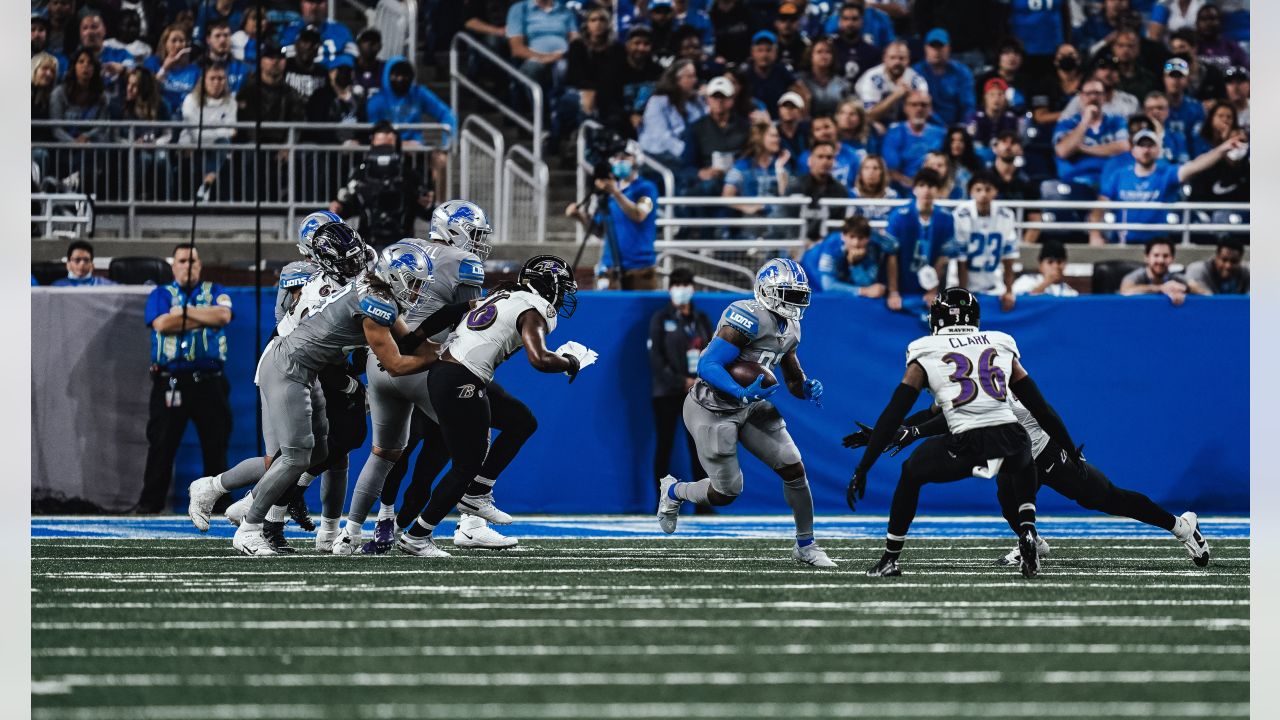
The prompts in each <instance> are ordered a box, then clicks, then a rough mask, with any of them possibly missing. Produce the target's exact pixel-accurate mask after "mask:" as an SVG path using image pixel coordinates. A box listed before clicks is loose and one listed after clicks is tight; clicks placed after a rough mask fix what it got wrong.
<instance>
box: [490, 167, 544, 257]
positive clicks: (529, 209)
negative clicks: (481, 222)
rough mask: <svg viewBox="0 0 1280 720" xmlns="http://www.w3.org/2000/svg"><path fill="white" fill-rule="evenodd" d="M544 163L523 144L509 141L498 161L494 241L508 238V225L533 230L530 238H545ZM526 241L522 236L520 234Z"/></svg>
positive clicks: (539, 240) (538, 239)
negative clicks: (499, 175) (498, 197)
mask: <svg viewBox="0 0 1280 720" xmlns="http://www.w3.org/2000/svg"><path fill="white" fill-rule="evenodd" d="M550 182H551V173H550V172H549V171H548V170H547V164H546V163H544V162H542V161H541V160H540V159H538V158H537V157H536V156H535V155H534V154H533V153H531V152H529V150H528V149H527V148H525V147H524V146H523V145H512V146H511V148H510V149H509V150H507V154H506V157H505V158H504V160H503V163H502V192H501V199H502V201H501V203H500V204H499V206H498V207H499V208H501V209H500V210H499V213H498V222H499V226H498V241H499V242H504V243H505V242H509V241H511V240H512V239H513V238H512V232H511V228H519V229H520V231H522V232H527V231H528V229H529V228H532V229H533V231H534V236H533V240H534V241H535V242H543V241H544V240H546V239H547V187H548V185H550ZM520 240H521V241H526V240H525V238H520Z"/></svg>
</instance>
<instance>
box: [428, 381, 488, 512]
mask: <svg viewBox="0 0 1280 720" xmlns="http://www.w3.org/2000/svg"><path fill="white" fill-rule="evenodd" d="M427 391H428V392H429V393H430V394H431V406H432V407H433V408H435V411H436V417H437V418H438V419H439V420H440V432H441V434H442V435H443V436H444V445H445V448H447V449H448V451H449V456H450V457H452V458H453V467H451V468H449V472H447V473H445V476H444V477H443V478H442V479H441V480H440V483H439V485H438V486H437V487H436V489H435V492H433V493H431V499H430V500H428V501H427V507H426V509H424V510H423V511H422V515H421V516H420V517H421V518H422V521H423V522H425V523H427V524H428V525H431V526H436V525H439V524H440V521H441V520H444V517H445V515H448V514H449V511H450V510H453V508H454V506H455V505H457V504H458V501H459V500H461V499H462V495H463V493H465V492H466V489H467V485H469V484H470V483H471V481H472V480H473V479H474V478H475V477H476V476H477V475H479V474H480V468H481V467H482V466H483V465H484V461H485V457H486V456H487V455H488V453H489V426H490V419H491V418H492V415H491V413H490V410H489V393H488V391H487V386H486V384H485V382H484V381H483V380H481V379H480V378H478V377H476V376H475V375H473V374H472V373H471V371H470V370H468V369H466V368H465V367H463V366H462V365H459V364H458V363H454V362H449V361H440V362H438V363H436V364H435V365H433V366H432V368H431V372H430V373H429V374H428V375H427Z"/></svg>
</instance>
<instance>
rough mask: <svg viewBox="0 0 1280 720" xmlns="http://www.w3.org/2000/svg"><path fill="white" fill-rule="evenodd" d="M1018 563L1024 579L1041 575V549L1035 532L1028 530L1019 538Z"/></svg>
mask: <svg viewBox="0 0 1280 720" xmlns="http://www.w3.org/2000/svg"><path fill="white" fill-rule="evenodd" d="M1018 562H1019V564H1020V565H1021V567H1022V576H1023V577H1028V578H1033V577H1035V576H1036V575H1038V574H1039V573H1040V548H1039V547H1038V546H1037V545H1036V533H1035V531H1034V530H1027V531H1026V532H1024V533H1022V536H1021V537H1019V538H1018Z"/></svg>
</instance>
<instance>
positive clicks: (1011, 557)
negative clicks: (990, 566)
mask: <svg viewBox="0 0 1280 720" xmlns="http://www.w3.org/2000/svg"><path fill="white" fill-rule="evenodd" d="M1036 555H1038V556H1039V557H1040V559H1041V560H1043V559H1045V558H1046V557H1048V555H1049V543H1047V542H1045V539H1044V536H1042V535H1037V536H1036ZM995 564H996V565H1002V566H1005V567H1009V566H1013V565H1021V564H1022V559H1021V553H1020V552H1019V551H1018V546H1017V545H1014V546H1013V549H1012V550H1010V551H1009V554H1008V555H1005V556H1003V557H1000V558H997V559H996V562H995Z"/></svg>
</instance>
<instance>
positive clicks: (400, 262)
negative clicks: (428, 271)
mask: <svg viewBox="0 0 1280 720" xmlns="http://www.w3.org/2000/svg"><path fill="white" fill-rule="evenodd" d="M390 265H391V267H393V268H398V269H401V270H419V269H421V268H420V267H419V265H418V258H417V257H416V256H415V255H414V254H413V253H402V254H400V255H397V256H396V257H394V258H392V260H391V263H390Z"/></svg>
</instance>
